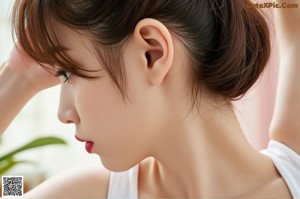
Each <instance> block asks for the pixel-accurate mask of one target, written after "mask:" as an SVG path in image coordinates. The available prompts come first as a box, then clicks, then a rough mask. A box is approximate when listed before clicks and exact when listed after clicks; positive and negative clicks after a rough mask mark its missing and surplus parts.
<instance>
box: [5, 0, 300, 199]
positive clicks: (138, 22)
mask: <svg viewBox="0 0 300 199" xmlns="http://www.w3.org/2000/svg"><path fill="white" fill-rule="evenodd" d="M247 3H248V1H240V0H234V1H227V0H219V1H212V0H206V1H183V0H170V1H150V0H149V1H147V0H146V1H145V0H143V1H142V0H140V1H139V0H136V1H92V0H89V1H87V0H76V1H75V0H74V1H64V0H60V1H53V0H40V1H27V0H21V1H17V2H16V4H15V7H14V14H13V16H14V22H15V29H16V35H17V37H18V40H19V42H20V46H21V47H22V48H21V47H19V48H18V49H19V51H18V50H16V49H14V50H13V52H12V54H11V57H10V58H9V59H8V60H7V62H5V63H4V65H3V67H2V71H1V77H0V84H1V85H3V86H1V92H0V99H1V104H0V107H1V110H4V111H1V112H2V113H4V112H5V113H6V114H5V115H1V116H0V117H1V118H0V119H1V121H4V122H3V123H1V126H0V129H1V132H2V131H4V129H5V128H6V127H7V125H8V124H9V122H10V121H11V120H12V119H13V117H14V116H15V114H16V113H17V112H18V111H19V110H20V108H21V107H22V106H23V105H24V104H25V103H26V102H27V101H28V100H29V99H30V98H31V97H32V96H34V95H35V93H37V92H39V91H40V90H42V89H45V88H47V87H50V86H53V85H56V84H57V83H58V81H57V78H55V77H54V76H59V77H60V79H61V83H62V85H61V99H60V107H59V111H58V117H59V119H60V120H61V121H62V122H64V123H66V124H75V126H76V135H75V137H76V139H78V140H79V141H83V142H86V150H87V151H88V152H89V153H97V154H99V156H100V157H101V161H102V163H103V165H104V166H105V167H106V168H107V169H108V170H110V171H111V172H106V171H99V169H98V168H88V169H85V170H73V171H70V172H69V173H64V174H62V175H60V176H58V177H55V178H53V179H51V180H49V181H46V182H45V183H43V184H41V185H40V186H38V187H37V188H36V189H34V190H32V191H31V192H29V193H28V194H27V195H26V198H56V197H57V198H58V197H67V198H74V197H81V198H89V197H96V198H102V197H103V198H106V197H108V198H137V197H141V198H143V197H151V198H156V197H159V198H162V197H168V198H172V197H174V198H175V197H176V198H202V197H268V198H269V197H272V198H273V197H282V198H283V197H284V198H291V197H299V196H300V193H299V184H300V183H299V179H300V178H299V177H297V175H298V176H299V172H298V173H297V172H295V173H292V172H293V171H294V170H296V168H297V164H298V165H299V162H300V160H299V159H300V158H299V157H298V155H297V152H298V153H299V152H300V149H299V148H298V145H297V143H298V142H297V141H298V140H299V138H298V137H299V136H298V135H297V131H299V130H298V129H300V127H297V122H294V121H296V118H297V116H298V115H299V114H298V113H299V112H296V111H297V109H296V108H295V107H297V106H299V105H297V103H296V101H297V99H298V98H297V96H294V94H295V93H299V92H297V91H296V90H292V89H293V88H290V87H289V89H282V88H279V89H280V91H279V92H281V94H279V95H278V98H277V99H278V100H277V104H276V112H275V115H274V120H273V121H274V122H273V124H272V128H271V138H272V139H273V141H272V142H270V148H269V149H268V150H266V151H264V152H262V153H259V152H257V151H256V150H255V149H253V148H252V147H251V146H250V144H249V143H248V142H247V140H246V138H245V137H244V136H243V133H242V130H241V128H240V126H239V123H238V121H237V119H236V116H235V114H234V112H233V109H232V106H231V101H232V100H235V99H238V98H239V97H241V96H242V95H243V94H245V92H247V90H248V89H249V88H250V87H251V86H252V85H253V84H254V83H255V81H256V80H257V79H258V78H259V76H260V74H261V73H262V71H263V69H264V66H265V64H266V62H267V60H268V57H269V53H270V45H269V33H268V27H267V24H266V22H265V21H264V17H263V16H262V15H261V14H260V12H259V11H258V10H257V9H250V8H247V6H245V5H247ZM279 3H280V2H279ZM287 12H289V14H290V15H293V17H299V16H300V12H299V10H297V9H295V10H292V11H291V10H288V11H287V10H278V11H277V17H278V19H279V22H280V23H279V26H278V33H287V34H290V35H289V37H287V38H286V37H285V38H286V39H285V40H281V43H280V44H281V49H284V51H283V52H284V53H282V55H283V56H284V57H287V58H288V60H289V63H288V70H289V71H291V73H289V74H283V73H282V74H281V81H282V82H283V83H282V84H283V85H284V84H286V83H287V82H292V83H293V84H294V83H295V82H296V81H298V80H296V76H297V75H299V74H300V73H299V72H297V71H296V70H298V69H297V68H296V64H295V62H296V58H297V54H296V53H297V52H299V51H297V48H300V44H299V43H298V44H297V42H294V43H293V44H295V45H293V46H289V45H287V44H288V43H289V42H290V41H295V40H296V38H297V37H296V35H298V33H295V32H296V31H298V32H300V30H299V28H298V30H297V25H296V22H294V24H293V22H292V21H291V22H290V23H286V22H285V21H286V20H287V19H286V18H287V15H286V13H287ZM22 49H24V50H25V51H23V50H22ZM37 63H39V64H37ZM286 63H287V62H285V63H284V64H286ZM41 66H42V67H41ZM294 85H296V84H294ZM294 87H295V86H294ZM12 91H14V92H13V93H12ZM16 93H17V95H18V96H16ZM283 96H289V97H291V96H293V99H292V100H291V99H290V98H285V97H283ZM281 116H284V117H281ZM286 117H288V118H289V120H286V119H285V118H286ZM292 124H294V126H292V127H293V128H290V126H291V125H292ZM284 144H285V145H284ZM288 147H289V148H288ZM280 152H282V154H283V155H278V153H280ZM290 157H295V158H296V159H295V162H293V161H292V160H293V159H292V160H291V158H290ZM289 158H290V159H289ZM286 165H289V166H290V170H289V169H287V170H286V169H285V168H286ZM293 169H294V170H293ZM291 174H293V175H292V176H291Z"/></svg>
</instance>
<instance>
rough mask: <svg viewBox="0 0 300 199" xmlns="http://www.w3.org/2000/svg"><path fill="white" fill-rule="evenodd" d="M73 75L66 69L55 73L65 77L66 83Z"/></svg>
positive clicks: (57, 75)
mask: <svg viewBox="0 0 300 199" xmlns="http://www.w3.org/2000/svg"><path fill="white" fill-rule="evenodd" d="M70 76H71V73H70V72H67V71H65V70H59V71H57V72H56V73H55V77H63V78H65V80H64V81H63V82H64V83H66V82H68V81H69V78H70Z"/></svg>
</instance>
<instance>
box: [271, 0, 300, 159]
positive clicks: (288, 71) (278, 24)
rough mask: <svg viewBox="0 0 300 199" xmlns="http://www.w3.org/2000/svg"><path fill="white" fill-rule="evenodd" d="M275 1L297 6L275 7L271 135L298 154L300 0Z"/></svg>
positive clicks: (299, 145)
mask: <svg viewBox="0 0 300 199" xmlns="http://www.w3.org/2000/svg"><path fill="white" fill-rule="evenodd" d="M277 3H280V4H282V3H289V4H295V5H298V8H280V9H279V8H278V9H274V16H275V30H276V37H277V40H278V46H279V59H280V69H279V79H278V87H277V95H276V103H275V109H274V115H273V118H272V122H271V127H270V136H271V138H272V139H275V140H278V141H280V142H282V143H284V144H286V145H288V146H290V147H291V148H293V149H294V150H295V151H297V152H298V153H299V154H300V23H299V22H300V1H299V0H294V1H291V0H289V1H286V0H277Z"/></svg>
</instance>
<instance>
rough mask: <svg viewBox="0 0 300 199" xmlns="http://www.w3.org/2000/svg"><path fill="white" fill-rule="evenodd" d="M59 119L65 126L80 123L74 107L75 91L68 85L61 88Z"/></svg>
mask: <svg viewBox="0 0 300 199" xmlns="http://www.w3.org/2000/svg"><path fill="white" fill-rule="evenodd" d="M57 117H58V119H59V120H60V121H61V122H62V123H65V124H70V123H75V124H76V123H78V122H79V121H80V119H79V116H78V113H77V111H76V108H75V105H74V95H73V89H72V88H70V86H69V85H67V84H62V86H61V90H60V102H59V108H58V113H57Z"/></svg>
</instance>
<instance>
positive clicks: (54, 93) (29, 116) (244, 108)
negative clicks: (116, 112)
mask: <svg viewBox="0 0 300 199" xmlns="http://www.w3.org/2000/svg"><path fill="white" fill-rule="evenodd" d="M261 2H267V1H261ZM12 3H13V0H1V1H0V62H1V63H2V62H3V61H4V60H5V58H6V57H7V56H8V54H9V52H10V49H11V48H12V47H13V41H12V36H11V27H10V24H9V20H10V19H9V14H10V10H11V6H12ZM268 12H269V14H270V13H271V11H270V9H269V10H268ZM271 23H272V22H271ZM271 32H272V30H271ZM277 70H278V53H277V45H276V40H275V39H274V38H272V56H271V59H270V61H269V64H268V66H267V69H266V70H265V72H264V75H263V77H262V78H261V79H260V80H259V81H258V83H257V85H255V86H254V87H253V89H252V90H251V91H250V92H249V93H248V94H247V95H246V96H245V97H243V98H242V99H241V100H239V101H238V102H235V103H234V105H235V107H236V112H237V115H238V117H239V120H240V122H241V126H242V128H243V130H244V132H245V135H246V136H247V138H248V140H249V142H250V143H251V144H252V145H253V147H255V148H256V149H258V150H259V149H262V148H265V147H266V146H267V142H268V126H269V123H270V120H271V116H272V112H273V106H274V97H275V92H276V89H275V85H276V79H277ZM0 86H1V85H0ZM59 90H60V88H59V86H57V87H54V88H51V89H48V90H46V91H43V92H41V93H39V94H38V95H37V96H35V97H34V98H33V99H32V100H31V101H30V102H29V103H28V104H27V105H26V106H25V107H24V108H23V110H22V111H21V112H20V113H19V114H18V116H17V117H16V119H15V120H14V121H13V123H12V124H11V125H10V126H9V128H8V129H7V130H6V132H5V133H4V134H3V136H1V143H0V156H1V155H3V154H5V153H6V152H8V151H10V150H12V149H14V148H16V147H18V146H20V145H22V144H24V143H27V142H28V141H30V140H32V139H34V138H37V137H40V136H57V137H60V138H63V139H64V140H66V141H67V143H68V144H67V145H62V146H60V145H53V146H46V147H43V148H39V149H38V150H35V149H33V150H32V151H28V152H24V153H22V154H21V155H22V159H27V160H29V161H34V162H36V165H31V164H20V165H18V166H16V167H14V168H13V169H12V170H10V171H9V172H8V173H7V175H9V174H11V175H23V176H24V179H25V180H26V179H32V181H34V180H35V179H39V178H43V179H45V178H48V177H51V176H53V175H55V174H57V173H58V172H61V171H63V170H65V169H68V168H70V167H73V166H78V165H85V164H101V162H100V159H99V157H98V156H97V155H93V154H92V155H90V154H88V153H87V152H86V151H85V147H84V144H83V143H79V142H78V141H76V140H75V138H74V134H75V128H74V126H73V125H65V124H62V123H60V122H59V121H58V119H57V108H58V102H59ZM0 114H5V113H2V112H1V110H0ZM0 122H1V121H0Z"/></svg>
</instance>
